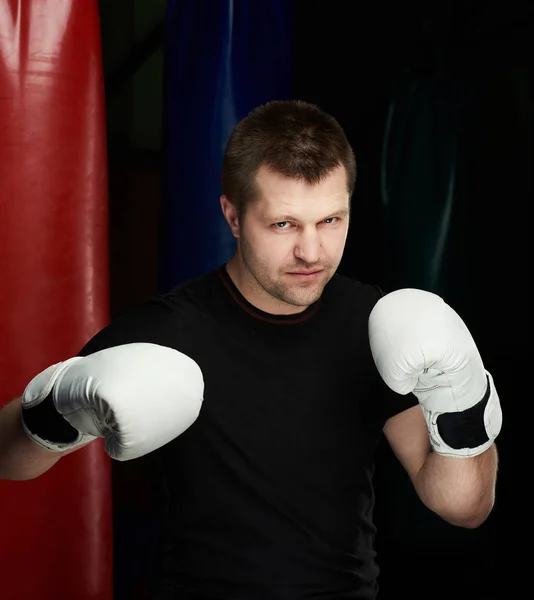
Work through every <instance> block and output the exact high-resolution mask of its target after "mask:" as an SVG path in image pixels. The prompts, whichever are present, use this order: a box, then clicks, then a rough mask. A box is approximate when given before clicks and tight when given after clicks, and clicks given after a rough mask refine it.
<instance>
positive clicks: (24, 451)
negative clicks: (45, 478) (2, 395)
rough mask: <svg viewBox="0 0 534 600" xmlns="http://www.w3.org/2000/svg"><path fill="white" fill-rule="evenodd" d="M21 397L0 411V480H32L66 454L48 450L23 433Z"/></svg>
mask: <svg viewBox="0 0 534 600" xmlns="http://www.w3.org/2000/svg"><path fill="white" fill-rule="evenodd" d="M20 411H21V402H20V398H15V399H14V400H12V401H11V402H9V403H8V404H6V405H5V406H4V407H3V408H2V409H1V410H0V479H11V480H19V481H22V480H26V479H34V478H35V477H38V476H39V475H42V474H43V473H45V472H46V471H48V470H49V469H50V468H51V467H53V466H54V465H55V464H56V463H57V462H58V460H59V459H60V458H61V457H62V456H64V454H65V453H61V452H49V451H47V450H44V449H43V448H41V447H39V446H38V445H37V444H35V443H34V442H32V440H31V439H30V438H29V437H28V436H27V435H26V433H25V432H24V429H23V428H22V422H21V414H20Z"/></svg>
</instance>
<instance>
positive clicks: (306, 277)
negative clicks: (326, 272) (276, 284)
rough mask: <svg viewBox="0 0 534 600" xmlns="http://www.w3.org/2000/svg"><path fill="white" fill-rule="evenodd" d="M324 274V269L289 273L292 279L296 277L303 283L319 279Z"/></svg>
mask: <svg viewBox="0 0 534 600" xmlns="http://www.w3.org/2000/svg"><path fill="white" fill-rule="evenodd" d="M322 272H323V269H318V270H315V271H290V272H288V275H289V276H290V277H295V278H297V279H300V280H302V281H311V280H313V279H317V278H318V277H319V276H320V275H321V273H322Z"/></svg>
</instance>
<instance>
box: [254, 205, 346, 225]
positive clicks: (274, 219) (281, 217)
mask: <svg viewBox="0 0 534 600" xmlns="http://www.w3.org/2000/svg"><path fill="white" fill-rule="evenodd" d="M348 214H349V209H347V208H341V209H340V210H336V211H334V212H332V213H331V214H330V215H329V216H328V217H323V218H322V219H320V220H321V221H324V220H325V219H331V218H332V217H346V216H347V215H348ZM265 220H266V221H270V222H271V223H283V222H284V221H298V220H299V219H297V218H296V217H294V216H291V215H289V214H283V215H275V216H274V217H269V216H266V217H265Z"/></svg>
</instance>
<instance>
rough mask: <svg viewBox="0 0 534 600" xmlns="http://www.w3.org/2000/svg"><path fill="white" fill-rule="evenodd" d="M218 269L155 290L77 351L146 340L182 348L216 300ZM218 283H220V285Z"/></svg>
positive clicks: (90, 351) (91, 351) (83, 351)
mask: <svg viewBox="0 0 534 600" xmlns="http://www.w3.org/2000/svg"><path fill="white" fill-rule="evenodd" d="M217 283H218V275H217V272H216V271H214V272H210V273H207V274H205V275H202V276H199V277H197V278H195V279H191V280H188V281H185V282H183V283H180V284H178V285H176V286H175V287H173V288H172V289H170V290H169V291H167V292H164V293H159V294H156V295H154V296H152V297H150V298H148V299H147V300H145V301H144V302H142V303H140V304H139V305H138V306H136V307H134V308H132V309H131V310H129V311H127V312H125V313H124V314H122V315H121V316H119V317H117V318H115V319H113V320H112V321H111V322H110V323H109V324H108V325H107V326H106V327H104V328H103V329H102V330H100V331H99V332H98V333H96V335H94V336H93V337H92V338H91V339H90V340H88V341H87V343H86V344H85V345H84V347H83V348H82V349H81V351H80V353H79V354H80V355H82V356H83V355H87V354H91V353H94V352H97V351H99V350H103V349H105V348H111V347H113V346H118V345H122V344H131V343H135V342H147V343H153V344H159V345H161V346H169V347H173V348H176V349H181V345H182V344H183V343H185V340H186V338H188V337H190V335H189V332H190V331H191V330H192V328H195V329H198V325H199V323H200V324H202V323H205V322H206V319H207V318H209V316H210V314H211V312H212V309H211V305H213V304H214V303H216V295H217V288H218V286H217ZM219 287H220V286H219Z"/></svg>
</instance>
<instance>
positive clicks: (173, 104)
mask: <svg viewBox="0 0 534 600" xmlns="http://www.w3.org/2000/svg"><path fill="white" fill-rule="evenodd" d="M167 6H168V8H167V16H166V32H165V86H164V90H165V92H164V93H165V101H164V121H165V127H164V131H165V162H164V198H163V210H162V236H161V240H162V245H161V259H160V278H159V280H160V282H159V285H160V287H161V289H162V290H166V289H168V288H169V287H171V286H172V285H174V284H176V283H179V282H181V281H183V280H185V279H188V278H190V277H196V276H197V275H200V274H202V273H205V272H207V271H209V270H211V269H213V268H215V267H217V266H219V264H221V263H222V262H225V261H226V260H228V259H229V258H230V257H231V255H232V253H233V251H234V240H233V237H232V236H231V234H230V231H229V228H228V225H227V224H226V222H225V220H224V218H223V215H222V213H221V209H220V205H219V197H220V193H221V190H220V171H221V164H222V156H223V151H224V147H225V145H226V142H227V140H228V137H229V135H230V133H231V131H232V129H233V128H234V126H235V125H236V123H237V121H238V120H239V119H240V118H241V117H243V116H245V115H246V114H247V113H248V112H249V111H250V110H251V109H252V108H254V107H255V106H256V105H258V104H261V103H263V102H266V101H269V100H283V99H286V98H289V97H290V96H291V89H290V87H291V80H292V69H293V65H292V55H291V48H292V35H293V24H292V17H293V13H292V10H293V9H292V3H291V2H286V1H285V0H263V1H262V2H243V1H234V0H221V1H220V2H212V1H211V0H170V1H169V2H168V5H167Z"/></svg>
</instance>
